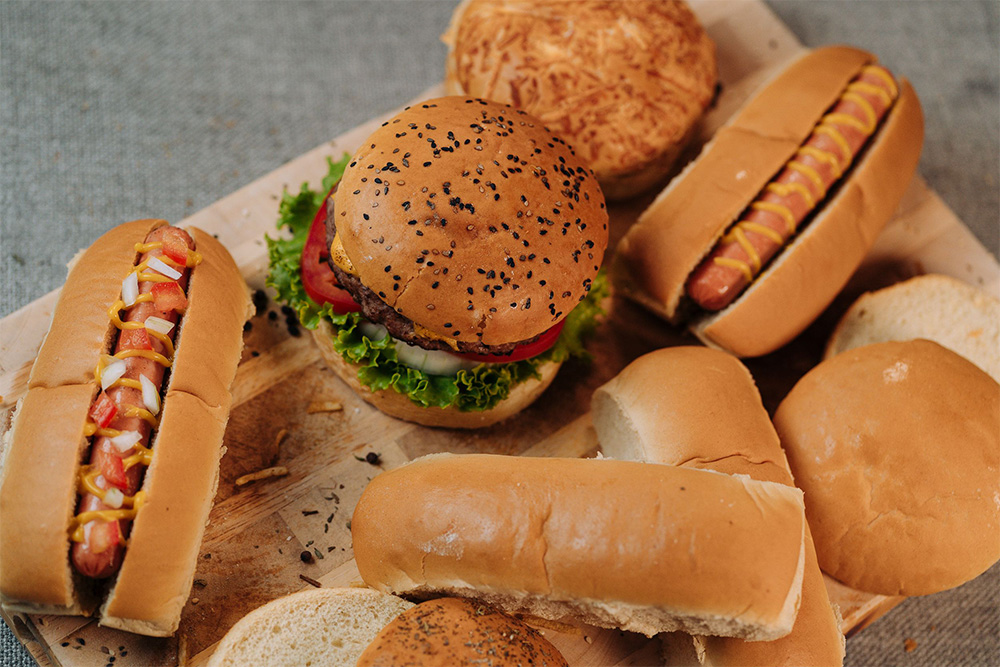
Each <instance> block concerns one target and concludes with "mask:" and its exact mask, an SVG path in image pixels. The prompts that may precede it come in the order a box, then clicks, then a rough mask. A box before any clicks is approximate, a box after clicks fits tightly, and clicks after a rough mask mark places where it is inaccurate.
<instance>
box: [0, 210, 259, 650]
mask: <svg viewBox="0 0 1000 667" xmlns="http://www.w3.org/2000/svg"><path fill="white" fill-rule="evenodd" d="M165 224H167V223H166V222H165V221H163V220H139V221H136V222H131V223H127V224H123V225H119V226H118V227H116V228H114V229H112V230H111V231H109V232H107V233H106V234H104V235H103V236H102V237H101V238H99V239H98V240H97V241H96V242H95V243H94V244H93V245H92V246H91V247H90V248H89V249H88V250H87V251H86V252H84V253H83V254H82V256H81V257H80V258H79V259H78V261H77V262H76V264H75V265H74V266H73V268H72V269H71V271H70V273H69V276H68V278H67V280H66V285H65V286H64V288H63V291H62V294H61V295H60V298H59V301H58V302H57V304H56V308H55V312H54V315H53V321H52V326H51V328H50V329H49V333H48V335H47V337H46V339H45V342H44V344H43V345H42V348H41V350H40V352H39V354H38V358H37V360H36V362H35V365H34V366H33V368H32V373H31V376H30V379H29V383H28V386H29V390H28V393H27V394H26V395H25V397H24V398H23V399H22V401H21V402H20V405H19V407H18V409H17V412H16V415H15V418H14V421H13V425H12V427H11V430H10V431H9V432H8V434H7V436H6V437H7V439H8V440H7V445H6V447H5V450H4V452H5V453H4V462H3V477H2V479H0V515H2V516H3V521H2V522H0V592H2V597H3V605H4V608H5V609H8V610H10V611H22V612H30V613H49V614H89V613H91V612H92V611H93V610H94V608H95V607H96V606H97V604H98V603H99V601H100V593H101V591H100V588H99V586H98V582H95V581H94V580H89V579H84V578H83V577H81V576H79V575H78V574H76V573H75V571H74V570H73V568H72V566H71V564H70V557H69V555H70V549H69V538H68V533H69V526H70V522H71V520H72V518H73V516H74V514H75V511H76V504H77V499H78V496H77V476H78V468H79V465H80V461H81V459H82V458H83V455H84V453H85V451H86V450H87V447H89V443H88V442H87V440H86V438H85V437H84V434H83V429H84V425H85V423H86V422H87V415H88V412H89V410H90V406H91V402H92V401H93V398H94V396H95V394H96V391H97V386H96V385H95V383H94V376H93V372H94V366H95V365H96V364H97V360H98V358H99V357H100V355H101V354H102V353H103V352H105V351H106V350H107V348H108V345H109V344H110V341H111V337H112V336H111V332H113V331H114V327H113V326H111V325H109V321H108V308H109V307H110V305H111V304H112V303H113V302H114V300H115V299H116V298H117V297H118V295H119V294H120V292H121V283H122V277H123V276H125V275H127V274H128V272H129V270H130V269H131V267H132V266H133V264H134V262H135V258H136V251H135V250H134V246H135V244H136V243H140V242H142V241H143V240H144V239H145V238H146V235H147V234H148V233H149V232H150V231H151V230H153V229H156V228H157V227H160V226H162V225H165ZM188 231H189V232H190V234H191V236H192V237H193V238H194V241H195V244H196V248H197V251H198V252H199V253H200V254H201V255H202V257H203V261H202V262H201V264H199V265H198V266H196V267H194V268H193V269H192V270H191V277H190V280H189V282H188V292H187V298H188V308H187V311H186V312H185V313H184V315H183V317H182V319H181V321H180V329H179V332H178V334H177V340H176V354H175V356H174V360H173V365H172V368H171V371H170V376H169V382H168V384H167V385H166V386H165V387H164V389H163V392H162V393H163V399H162V406H163V407H162V411H161V412H160V415H159V417H160V425H159V428H158V429H157V431H156V433H155V434H154V437H153V441H152V449H153V452H154V456H153V461H152V464H151V465H150V466H149V468H148V469H147V470H146V473H145V478H144V481H143V486H142V490H143V491H144V492H145V493H146V502H145V503H144V504H143V505H142V507H141V509H140V510H139V512H138V514H137V516H136V518H135V520H134V522H133V524H132V532H131V534H130V537H129V545H128V548H127V549H126V551H125V558H124V561H123V563H122V566H121V570H120V571H119V573H118V575H117V577H116V578H115V579H114V581H113V582H112V585H111V588H110V591H109V592H108V595H107V598H106V601H105V603H104V605H103V607H101V610H100V622H101V624H102V625H107V626H110V627H114V628H119V629H122V630H127V631H129V632H137V633H140V634H146V635H155V636H166V635H170V634H173V632H174V631H176V629H177V627H178V623H179V620H180V613H181V609H182V608H183V606H184V603H185V601H186V600H187V597H188V594H189V593H190V590H191V582H192V581H193V578H194V570H195V565H196V559H197V554H198V550H199V547H200V544H201V538H202V535H203V533H204V530H205V523H206V521H207V520H208V513H209V510H210V509H211V506H212V500H213V499H214V497H215V489H216V485H217V483H218V474H219V458H220V457H221V455H222V436H223V432H224V430H225V426H226V422H227V421H228V418H229V408H230V394H229V387H230V385H231V383H232V381H233V377H234V376H235V373H236V366H237V364H238V363H239V359H240V354H241V351H242V348H243V323H244V322H245V321H246V320H247V319H248V318H249V317H250V315H251V314H252V312H253V306H252V304H251V302H250V298H249V291H248V290H247V287H246V284H245V283H244V282H243V278H242V276H241V275H240V272H239V270H238V269H237V267H236V264H235V263H234V262H233V259H232V257H231V256H230V255H229V253H228V252H227V251H226V249H225V248H224V247H223V246H222V245H221V244H220V243H219V242H218V241H216V240H215V239H214V238H213V237H212V236H211V235H209V234H206V233H204V232H202V231H201V230H198V229H194V228H189V229H188Z"/></svg>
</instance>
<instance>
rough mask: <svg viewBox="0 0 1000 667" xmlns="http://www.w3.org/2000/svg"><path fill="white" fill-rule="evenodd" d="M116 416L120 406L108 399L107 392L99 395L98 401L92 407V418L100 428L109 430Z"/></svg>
mask: <svg viewBox="0 0 1000 667" xmlns="http://www.w3.org/2000/svg"><path fill="white" fill-rule="evenodd" d="M116 414H118V406H117V405H115V402H114V401H112V400H111V399H110V398H108V394H107V392H105V391H102V392H101V393H100V394H98V396H97V400H96V401H94V404H93V405H91V406H90V418H91V419H93V420H94V423H95V424H97V427H98V428H107V426H108V424H110V423H111V420H112V419H114V418H115V415H116Z"/></svg>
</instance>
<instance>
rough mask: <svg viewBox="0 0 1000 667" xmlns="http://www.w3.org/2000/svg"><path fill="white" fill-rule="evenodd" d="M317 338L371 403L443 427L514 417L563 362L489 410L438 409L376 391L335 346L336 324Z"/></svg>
mask: <svg viewBox="0 0 1000 667" xmlns="http://www.w3.org/2000/svg"><path fill="white" fill-rule="evenodd" d="M312 335H313V340H315V341H316V344H317V345H318V346H319V351H320V354H321V355H322V356H323V360H324V361H326V365H327V366H328V367H329V368H330V369H331V370H332V371H333V372H334V373H336V374H337V375H338V376H339V377H340V379H341V380H343V381H344V382H346V383H347V385H348V386H349V387H350V388H351V389H353V390H354V391H355V392H356V393H357V394H358V395H359V396H361V398H363V399H365V401H367V402H368V403H371V404H372V405H374V406H375V407H376V408H378V409H379V410H381V411H382V412H384V413H385V414H387V415H389V416H391V417H396V418H397V419H403V420H405V421H409V422H414V423H416V424H421V425H423V426H440V427H443V428H483V427H486V426H492V425H493V424H496V423H497V422H500V421H503V420H504V419H507V418H508V417H511V416H513V415H515V414H517V413H518V412H520V411H521V410H523V409H524V408H526V407H528V406H529V405H531V404H532V403H534V402H535V399H537V398H538V397H539V396H541V394H542V392H543V391H545V390H546V389H547V388H548V386H549V385H550V384H552V381H553V380H555V378H556V373H558V372H559V367H560V366H562V363H561V362H555V361H551V362H549V363H547V364H544V365H543V366H541V367H540V368H539V369H538V373H539V375H540V376H541V377H540V378H531V379H528V380H525V381H524V382H521V383H520V384H517V385H515V386H514V387H512V388H511V390H510V394H509V395H508V396H507V398H505V399H504V400H502V401H500V403H498V404H497V405H496V406H494V407H493V408H490V409H489V410H472V411H467V412H463V411H462V410H459V409H458V408H456V407H447V408H435V407H424V406H422V405H420V404H419V403H415V402H413V401H412V400H410V398H409V397H408V396H406V395H404V394H400V393H399V392H397V391H395V390H393V389H380V390H378V391H372V390H371V388H370V387H366V386H365V385H363V384H361V383H360V382H359V381H358V369H359V366H358V365H357V364H352V363H350V362H349V361H347V360H346V359H344V358H343V357H342V356H341V355H340V353H338V352H337V350H335V349H334V347H333V336H334V331H333V327H332V326H331V325H330V323H329V322H327V321H326V320H320V323H319V326H318V327H317V328H316V329H314V330H313V331H312Z"/></svg>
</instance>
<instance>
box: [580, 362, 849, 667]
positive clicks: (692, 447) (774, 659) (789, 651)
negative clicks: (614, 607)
mask: <svg viewBox="0 0 1000 667" xmlns="http://www.w3.org/2000/svg"><path fill="white" fill-rule="evenodd" d="M592 412H593V418H594V428H595V429H596V430H597V435H598V440H599V441H600V443H601V450H602V451H603V452H604V454H605V455H607V456H610V457H612V458H616V459H624V460H633V461H648V462H651V463H664V464H667V465H678V466H685V467H691V468H700V469H707V470H717V471H720V472H726V473H729V474H745V475H749V476H751V477H753V478H754V479H760V480H769V481H773V482H778V483H780V484H787V485H793V481H792V476H791V473H790V472H789V470H788V463H787V461H786V460H785V455H784V452H783V451H782V449H781V443H780V442H779V440H778V435H777V433H775V431H774V427H773V426H772V424H771V420H770V419H769V418H768V416H767V411H766V410H765V409H764V406H763V404H762V403H761V400H760V394H759V393H758V391H757V387H756V385H755V384H754V381H753V378H752V377H751V375H750V372H749V371H748V370H747V369H746V367H745V366H744V365H743V364H741V363H740V362H739V360H737V359H736V358H735V357H733V356H731V355H729V354H726V353H724V352H720V351H717V350H710V349H707V348H703V347H673V348H666V349H662V350H657V351H655V352H651V353H649V354H647V355H644V356H642V357H639V358H638V359H636V360H635V361H633V362H632V363H631V364H629V365H628V366H627V367H626V368H625V370H623V371H622V372H621V373H619V374H618V375H617V376H616V377H615V378H614V379H612V380H611V381H610V382H608V383H607V384H605V385H604V386H602V387H600V388H598V389H597V391H595V392H594V398H593V411H592ZM691 641H692V640H691V638H687V642H688V646H686V647H685V646H684V639H683V638H680V637H670V638H668V640H667V641H665V649H664V651H665V653H666V654H667V655H668V657H670V659H671V664H694V665H697V664H704V665H719V666H721V665H726V666H736V665H771V666H772V667H778V666H779V665H786V666H788V667H792V666H799V667H806V666H828V665H840V664H842V663H843V661H844V635H843V634H842V633H841V630H840V623H839V616H838V614H837V612H836V610H835V609H834V608H833V607H832V606H831V603H830V599H829V597H828V595H827V591H826V586H825V585H824V583H823V575H822V573H821V572H820V569H819V564H818V562H817V560H816V550H815V547H814V545H813V541H812V537H811V535H810V534H809V532H808V531H807V533H806V564H805V573H804V578H803V581H802V602H801V604H800V605H799V613H798V617H797V618H796V619H795V626H794V627H793V628H792V632H791V633H790V634H789V635H787V636H785V637H782V638H781V639H778V640H776V641H771V642H745V641H741V640H738V639H729V638H721V637H699V638H695V640H694V641H695V642H697V649H698V651H697V653H696V652H695V650H694V649H695V646H693V645H691V644H690V642H691ZM685 654H686V656H687V660H688V662H687V663H685V662H684V656H685Z"/></svg>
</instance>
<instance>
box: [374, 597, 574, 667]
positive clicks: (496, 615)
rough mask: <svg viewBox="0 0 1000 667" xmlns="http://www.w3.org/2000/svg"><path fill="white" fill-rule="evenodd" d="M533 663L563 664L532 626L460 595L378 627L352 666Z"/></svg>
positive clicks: (540, 665) (421, 606)
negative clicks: (380, 628) (380, 627)
mask: <svg viewBox="0 0 1000 667" xmlns="http://www.w3.org/2000/svg"><path fill="white" fill-rule="evenodd" d="M407 665H412V666H414V667H417V666H419V667H458V666H461V665H467V666H469V667H472V666H473V665H482V666H483V667H490V666H492V665H496V666H497V667H499V666H500V665H525V666H526V667H527V666H528V665H533V666H534V667H566V660H565V658H563V657H562V655H560V653H559V651H558V650H557V649H556V647H555V646H553V645H552V644H551V643H550V642H549V640H547V639H545V637H543V636H542V635H541V634H539V632H538V631H537V630H535V629H534V628H532V627H531V626H529V625H526V624H525V623H523V622H521V621H519V620H518V619H516V618H514V617H513V616H510V615H508V614H505V613H503V612H502V611H499V610H497V609H494V608H493V607H491V606H490V605H488V604H484V603H482V602H476V601H474V600H465V599H461V598H441V599H439V600H429V601H427V602H422V603H420V604H418V605H417V606H416V607H413V608H412V609H409V610H407V611H405V612H403V613H402V614H400V615H399V616H397V617H396V618H395V620H393V621H392V623H390V624H389V625H387V626H385V627H384V628H382V631H381V632H379V633H378V636H377V637H375V639H374V641H372V643H371V644H369V646H368V648H367V649H366V650H365V652H364V653H362V654H361V657H360V658H358V664H357V667H404V666H407Z"/></svg>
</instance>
